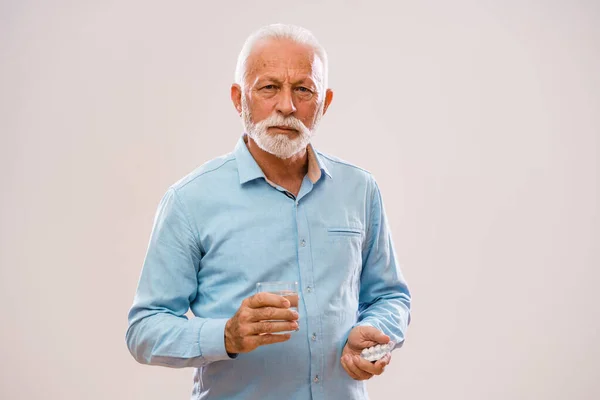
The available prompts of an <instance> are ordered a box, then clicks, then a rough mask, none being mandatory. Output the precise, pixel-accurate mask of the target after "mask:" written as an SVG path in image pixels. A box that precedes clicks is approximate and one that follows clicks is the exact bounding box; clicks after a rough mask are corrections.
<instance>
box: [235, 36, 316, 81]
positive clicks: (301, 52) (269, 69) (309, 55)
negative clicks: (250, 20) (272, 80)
mask: <svg viewBox="0 0 600 400" xmlns="http://www.w3.org/2000/svg"><path fill="white" fill-rule="evenodd" d="M273 74H275V75H280V76H281V77H282V78H283V79H285V78H290V77H292V75H293V76H294V77H295V78H297V77H304V76H307V77H310V78H311V79H313V80H315V81H317V82H322V80H323V63H322V61H321V59H320V58H319V56H318V55H316V54H315V52H314V50H313V49H312V48H311V47H310V46H309V45H305V44H300V43H295V42H292V41H290V40H287V39H263V40H260V41H258V42H257V43H256V44H255V45H254V47H253V49H252V51H251V53H250V55H249V56H248V60H247V62H246V82H254V81H255V80H256V79H260V78H261V76H263V75H273ZM317 82H315V83H317Z"/></svg>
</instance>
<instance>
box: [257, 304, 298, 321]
mask: <svg viewBox="0 0 600 400" xmlns="http://www.w3.org/2000/svg"><path fill="white" fill-rule="evenodd" d="M273 319H275V320H282V321H295V320H297V319H298V312H297V311H295V310H290V309H289V308H288V309H283V308H275V307H262V308H255V309H253V312H252V316H251V317H250V321H251V322H258V321H265V320H273Z"/></svg>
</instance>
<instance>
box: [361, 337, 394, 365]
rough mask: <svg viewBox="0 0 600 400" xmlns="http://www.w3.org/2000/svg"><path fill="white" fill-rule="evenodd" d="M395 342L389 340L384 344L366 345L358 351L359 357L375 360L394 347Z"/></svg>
mask: <svg viewBox="0 0 600 400" xmlns="http://www.w3.org/2000/svg"><path fill="white" fill-rule="evenodd" d="M394 345H395V343H394V342H393V341H391V340H390V341H389V342H388V343H386V344H378V345H376V346H373V347H368V348H366V349H363V351H362V352H361V353H360V355H361V357H362V358H364V359H366V360H367V361H377V360H379V359H381V358H382V357H383V356H385V355H386V354H387V353H389V352H390V351H392V350H393V349H394Z"/></svg>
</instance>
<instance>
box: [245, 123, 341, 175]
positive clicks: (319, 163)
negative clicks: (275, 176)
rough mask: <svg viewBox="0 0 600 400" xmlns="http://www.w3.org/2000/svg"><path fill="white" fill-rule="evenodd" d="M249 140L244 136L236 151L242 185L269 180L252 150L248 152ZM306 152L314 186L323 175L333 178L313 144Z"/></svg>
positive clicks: (309, 172) (309, 173)
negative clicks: (247, 143)
mask: <svg viewBox="0 0 600 400" xmlns="http://www.w3.org/2000/svg"><path fill="white" fill-rule="evenodd" d="M247 140H248V138H247V136H246V134H244V135H242V136H241V137H240V139H239V140H238V142H237V144H236V146H235V150H234V154H235V158H236V160H237V165H238V174H239V177H240V185H243V184H244V183H246V182H249V181H252V180H254V179H258V178H265V180H266V179H267V178H266V177H265V174H264V173H263V171H262V170H261V169H260V167H259V165H258V164H257V162H256V160H255V159H254V157H252V154H250V150H248V147H247V146H246V141H247ZM306 151H307V153H308V173H307V176H308V179H310V180H311V182H312V183H313V184H314V183H316V182H317V181H318V180H319V179H320V178H321V174H322V173H325V175H327V176H328V177H329V178H331V174H330V173H329V170H328V169H327V167H326V166H325V163H324V162H323V160H322V159H321V156H320V155H319V154H318V153H317V152H316V151H315V149H314V148H313V146H312V144H309V145H308V147H307V148H306Z"/></svg>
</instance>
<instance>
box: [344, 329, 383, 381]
mask: <svg viewBox="0 0 600 400" xmlns="http://www.w3.org/2000/svg"><path fill="white" fill-rule="evenodd" d="M389 341H390V338H389V336H387V335H386V334H384V333H383V332H381V331H380V330H379V329H377V328H374V327H372V326H357V327H355V328H354V329H352V330H351V331H350V335H348V342H346V346H344V350H343V351H342V358H341V362H342V366H343V367H344V369H345V370H346V372H347V373H348V375H350V377H351V378H352V379H356V380H358V381H363V380H366V379H370V378H372V377H373V375H381V374H382V373H383V371H384V370H385V367H386V365H388V364H389V363H390V361H391V360H392V354H391V353H389V354H386V355H385V356H383V357H382V358H381V359H380V360H378V361H377V362H375V363H371V362H370V361H367V360H366V359H364V358H362V357H361V356H360V353H361V352H362V350H363V349H364V348H367V347H371V346H375V345H377V344H386V343H388V342H389Z"/></svg>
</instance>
